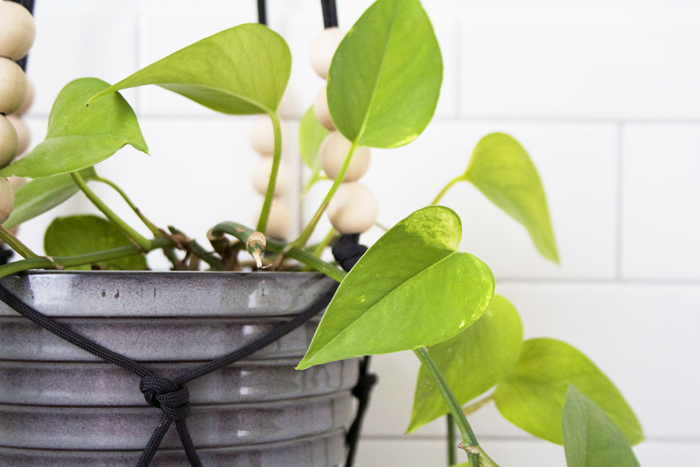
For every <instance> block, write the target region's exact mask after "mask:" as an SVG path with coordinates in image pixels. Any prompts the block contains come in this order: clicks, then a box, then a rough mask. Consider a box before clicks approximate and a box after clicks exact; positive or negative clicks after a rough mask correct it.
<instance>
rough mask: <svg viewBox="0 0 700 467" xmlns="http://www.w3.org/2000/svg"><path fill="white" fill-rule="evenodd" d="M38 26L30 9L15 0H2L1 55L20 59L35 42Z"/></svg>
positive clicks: (0, 6) (0, 8) (0, 18)
mask: <svg viewBox="0 0 700 467" xmlns="http://www.w3.org/2000/svg"><path fill="white" fill-rule="evenodd" d="M35 34H36V28H35V26H34V18H33V17H32V15H31V13H29V10H27V9H26V8H24V7H23V6H21V5H19V4H18V3H14V2H7V1H4V2H0V57H8V58H11V59H12V60H19V59H20V58H22V57H24V56H25V55H27V52H29V49H30V48H31V47H32V44H33V43H34V36H35Z"/></svg>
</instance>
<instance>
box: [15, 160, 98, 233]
mask: <svg viewBox="0 0 700 467" xmlns="http://www.w3.org/2000/svg"><path fill="white" fill-rule="evenodd" d="M80 176H81V177H83V180H85V181H86V182H87V181H90V180H92V179H94V178H95V177H97V173H96V172H95V168H94V167H88V168H87V169H83V170H81V171H80ZM78 191H80V189H79V188H78V185H76V184H75V182H74V181H73V177H71V176H70V174H61V175H53V176H51V177H42V178H37V179H35V180H31V181H29V182H28V183H27V184H26V185H24V186H23V187H22V188H20V189H19V191H17V193H15V207H14V208H13V209H12V214H10V217H9V218H8V219H7V220H6V221H5V223H4V224H3V226H4V227H5V228H7V229H10V228H12V227H15V226H17V225H20V224H22V223H23V222H27V221H28V220H30V219H34V218H35V217H36V216H38V215H39V214H43V213H45V212H46V211H49V210H51V209H53V208H55V207H56V206H58V205H60V204H61V203H63V202H64V201H66V200H68V199H69V198H71V197H72V196H73V195H74V194H76V193H77V192H78Z"/></svg>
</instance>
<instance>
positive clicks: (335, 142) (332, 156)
mask: <svg viewBox="0 0 700 467" xmlns="http://www.w3.org/2000/svg"><path fill="white" fill-rule="evenodd" d="M350 146H351V143H350V141H349V140H348V139H346V138H345V136H343V135H342V134H341V133H340V132H339V131H334V132H333V133H331V134H330V135H328V136H326V139H324V140H323V143H321V149H320V150H319V152H318V157H319V159H320V161H321V167H322V168H323V171H324V172H326V175H327V176H328V178H330V179H332V180H335V178H336V177H337V176H338V174H339V173H340V169H341V168H342V167H343V162H345V157H346V156H347V155H348V152H349V151H350ZM369 161H370V152H369V148H368V147H366V146H358V147H357V148H355V154H353V155H352V161H350V166H349V167H348V170H347V171H346V172H345V177H344V178H343V183H345V182H354V181H357V180H359V179H360V178H362V176H363V175H364V174H365V173H366V172H367V169H368V168H369Z"/></svg>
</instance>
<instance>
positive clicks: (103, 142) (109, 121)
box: [0, 78, 148, 178]
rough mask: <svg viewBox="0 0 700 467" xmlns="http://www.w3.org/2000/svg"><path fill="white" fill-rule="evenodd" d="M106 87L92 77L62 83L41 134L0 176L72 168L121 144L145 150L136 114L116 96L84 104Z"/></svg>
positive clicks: (106, 154)
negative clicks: (42, 135)
mask: <svg viewBox="0 0 700 467" xmlns="http://www.w3.org/2000/svg"><path fill="white" fill-rule="evenodd" d="M107 87H109V84H108V83H105V82H104V81H102V80H99V79H96V78H81V79H77V80H75V81H71V82H70V83H68V84H67V85H66V86H65V87H64V88H63V89H62V90H61V92H60V93H59V94H58V97H57V98H56V102H54V104H53V108H52V109H51V115H50V116H49V129H48V133H47V135H46V139H45V140H44V141H43V142H41V143H39V144H38V145H37V146H36V147H35V148H34V149H33V150H32V151H31V152H30V153H29V154H27V155H26V156H24V157H22V158H21V159H19V160H17V161H16V162H14V163H12V164H10V165H8V166H7V167H5V168H4V169H2V170H0V176H2V177H9V176H10V175H17V176H19V177H29V178H39V177H48V176H51V175H58V174H63V173H69V172H75V171H77V170H82V169H85V168H88V167H92V166H93V165H95V164H97V163H98V162H101V161H103V160H105V159H107V158H108V157H110V156H112V155H113V154H114V153H115V152H117V151H118V150H119V149H121V148H123V147H124V146H126V145H127V144H130V145H131V146H133V147H134V148H136V149H138V150H139V151H142V152H145V153H146V154H148V147H147V146H146V142H145V141H144V140H143V135H142V134H141V129H140V128H139V124H138V121H137V120H136V115H135V114H134V111H133V110H132V109H131V107H130V106H129V104H128V103H127V102H126V100H124V98H123V97H122V96H121V95H119V94H113V95H111V96H110V97H109V99H105V100H103V101H100V102H98V103H95V104H92V105H90V106H89V107H86V106H85V103H86V102H87V100H88V99H89V98H90V96H92V95H94V94H95V93H96V92H99V91H101V90H102V89H105V88H107Z"/></svg>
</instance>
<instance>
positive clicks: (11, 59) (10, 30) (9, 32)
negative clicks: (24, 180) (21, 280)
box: [0, 1, 36, 223]
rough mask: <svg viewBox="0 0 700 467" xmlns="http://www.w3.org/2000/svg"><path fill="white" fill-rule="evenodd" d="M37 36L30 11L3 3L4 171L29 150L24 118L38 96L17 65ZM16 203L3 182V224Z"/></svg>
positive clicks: (0, 96)
mask: <svg viewBox="0 0 700 467" xmlns="http://www.w3.org/2000/svg"><path fill="white" fill-rule="evenodd" d="M35 32H36V29H35V26H34V18H33V17H32V15H31V13H30V12H29V11H28V10H27V9H26V8H24V7H23V6H21V5H19V4H17V3H14V2H8V1H3V2H0V168H2V167H5V166H6V165H8V164H9V163H10V162H12V160H13V159H14V158H15V157H16V156H17V155H18V154H22V153H24V151H26V150H27V148H28V147H29V130H28V129H27V126H26V125H25V124H24V122H23V121H22V119H21V118H20V117H21V115H22V114H23V113H24V112H25V111H26V110H27V109H28V108H29V106H30V105H31V103H32V98H33V94H34V93H33V91H32V90H31V88H30V85H29V84H28V81H27V78H26V77H25V75H24V71H23V70H22V68H21V67H20V66H19V65H18V64H17V63H15V61H16V60H20V59H22V58H24V57H25V56H26V55H27V53H28V52H29V49H30V48H31V47H32V44H33V43H34V36H35ZM12 114H14V115H12ZM8 115H9V117H8ZM16 184H19V183H16ZM14 199H15V195H14V189H13V184H12V183H10V182H9V181H8V180H7V179H5V178H0V223H2V222H5V221H6V220H7V218H8V217H9V215H10V212H11V211H12V207H13V205H14Z"/></svg>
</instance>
